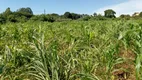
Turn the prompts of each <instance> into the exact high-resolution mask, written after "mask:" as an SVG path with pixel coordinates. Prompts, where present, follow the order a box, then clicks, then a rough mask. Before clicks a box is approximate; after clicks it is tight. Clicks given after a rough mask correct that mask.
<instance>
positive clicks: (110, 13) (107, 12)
mask: <svg viewBox="0 0 142 80" xmlns="http://www.w3.org/2000/svg"><path fill="white" fill-rule="evenodd" d="M104 14H105V17H107V18H115V14H116V12H115V11H113V10H112V9H108V10H105V11H104Z"/></svg>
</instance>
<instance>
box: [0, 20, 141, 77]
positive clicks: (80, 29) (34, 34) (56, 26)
mask: <svg viewBox="0 0 142 80" xmlns="http://www.w3.org/2000/svg"><path fill="white" fill-rule="evenodd" d="M141 61H142V22H141V21H140V20H116V21H115V20H104V21H70V22H69V21H64V22H54V23H48V22H25V23H6V24H2V25H0V78H1V80H36V79H37V80H136V79H137V80H141V79H142V68H141V67H142V65H141Z"/></svg>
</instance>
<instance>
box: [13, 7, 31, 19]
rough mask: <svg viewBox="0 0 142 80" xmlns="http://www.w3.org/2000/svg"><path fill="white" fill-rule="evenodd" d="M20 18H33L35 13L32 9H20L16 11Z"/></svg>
mask: <svg viewBox="0 0 142 80" xmlns="http://www.w3.org/2000/svg"><path fill="white" fill-rule="evenodd" d="M16 13H17V15H18V16H26V17H27V18H31V17H32V16H33V11H32V9H31V8H29V7H27V8H20V9H18V10H17V11H16Z"/></svg>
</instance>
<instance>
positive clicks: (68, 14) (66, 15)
mask: <svg viewBox="0 0 142 80" xmlns="http://www.w3.org/2000/svg"><path fill="white" fill-rule="evenodd" d="M64 17H65V18H72V15H71V13H70V12H65V13H64Z"/></svg>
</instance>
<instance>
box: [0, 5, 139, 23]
mask: <svg viewBox="0 0 142 80" xmlns="http://www.w3.org/2000/svg"><path fill="white" fill-rule="evenodd" d="M115 14H116V12H115V11H114V10H112V9H108V10H105V11H104V15H101V14H97V13H94V14H92V15H88V14H77V13H70V12H65V13H64V14H63V15H59V14H56V13H52V14H40V15H34V14H33V11H32V9H31V8H29V7H27V8H20V9H18V10H17V11H14V12H12V11H11V10H10V8H7V9H6V10H5V11H4V12H3V13H1V14H0V23H6V22H27V21H48V22H61V21H68V20H84V21H88V20H90V19H91V20H92V19H93V20H106V19H109V18H116V16H115ZM131 18H133V19H139V18H142V12H141V13H134V14H133V16H130V15H129V14H122V15H120V17H117V18H116V19H126V20H129V19H131Z"/></svg>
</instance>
